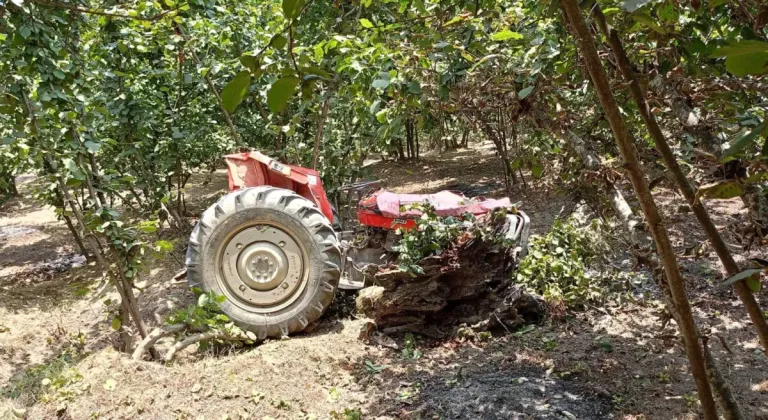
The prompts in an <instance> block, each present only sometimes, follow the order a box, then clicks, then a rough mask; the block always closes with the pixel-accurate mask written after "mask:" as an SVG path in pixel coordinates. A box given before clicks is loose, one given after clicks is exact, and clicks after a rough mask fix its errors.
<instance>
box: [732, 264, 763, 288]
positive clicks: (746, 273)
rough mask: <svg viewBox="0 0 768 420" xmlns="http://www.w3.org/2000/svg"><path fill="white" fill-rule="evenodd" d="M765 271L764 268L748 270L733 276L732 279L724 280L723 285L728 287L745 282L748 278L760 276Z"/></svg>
mask: <svg viewBox="0 0 768 420" xmlns="http://www.w3.org/2000/svg"><path fill="white" fill-rule="evenodd" d="M763 270H765V269H764V268H748V269H746V270H743V271H739V272H738V273H736V274H734V275H732V276H731V277H728V278H727V279H725V280H723V283H722V285H723V286H727V285H729V284H733V283H736V282H737V281H739V280H744V279H746V278H749V277H752V276H754V275H755V274H758V273H760V272H762V271H763Z"/></svg>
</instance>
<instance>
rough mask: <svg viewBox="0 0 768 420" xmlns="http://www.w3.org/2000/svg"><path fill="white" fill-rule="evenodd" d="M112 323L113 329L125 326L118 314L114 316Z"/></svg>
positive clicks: (117, 329) (118, 329)
mask: <svg viewBox="0 0 768 420" xmlns="http://www.w3.org/2000/svg"><path fill="white" fill-rule="evenodd" d="M111 325H112V329H113V330H115V331H120V328H121V327H122V326H123V320H121V319H120V317H119V316H116V317H114V318H112V323H111Z"/></svg>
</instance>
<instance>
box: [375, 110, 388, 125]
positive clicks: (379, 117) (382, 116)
mask: <svg viewBox="0 0 768 420" xmlns="http://www.w3.org/2000/svg"><path fill="white" fill-rule="evenodd" d="M388 112H389V110H388V109H386V108H385V109H382V110H381V111H379V112H377V113H376V121H378V122H380V123H382V124H384V123H386V122H387V113H388Z"/></svg>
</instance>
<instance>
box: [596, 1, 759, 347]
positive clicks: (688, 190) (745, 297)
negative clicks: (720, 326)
mask: <svg viewBox="0 0 768 420" xmlns="http://www.w3.org/2000/svg"><path fill="white" fill-rule="evenodd" d="M593 10H594V15H595V18H596V21H597V23H598V26H599V27H600V30H601V31H602V32H603V33H604V34H605V36H606V38H607V39H608V43H609V45H610V46H611V49H612V50H613V54H614V56H615V57H616V63H617V65H618V67H619V71H620V72H621V74H622V76H623V77H624V79H625V80H626V81H628V82H629V83H630V85H629V86H630V92H631V93H632V96H633V98H634V99H635V102H636V103H637V108H638V109H639V110H640V115H641V116H642V118H643V121H644V122H645V125H646V126H647V127H648V132H649V133H650V135H651V137H652V138H653V141H654V143H655V144H656V149H658V151H659V153H660V154H661V157H662V159H663V160H664V164H665V166H666V167H667V169H668V170H669V171H670V172H671V173H672V176H673V177H674V181H675V183H676V184H677V186H678V188H680V191H681V192H682V193H683V196H685V199H686V200H688V204H689V205H690V206H691V209H692V210H693V213H694V215H696V219H698V221H699V224H700V225H701V227H702V228H703V229H704V233H705V234H706V235H707V238H708V239H709V242H710V243H711V244H712V248H713V249H714V250H715V252H716V253H717V256H718V257H719V258H720V262H722V264H723V267H725V270H726V271H727V273H728V275H729V276H731V275H734V274H736V273H738V272H739V271H740V269H739V266H738V264H736V261H735V260H734V259H733V256H732V255H731V252H730V250H729V249H728V246H727V245H726V244H725V241H724V240H723V237H722V236H721V235H720V232H719V231H718V230H717V227H716V226H715V224H714V223H713V222H712V219H711V218H710V217H709V213H708V212H707V209H706V208H705V207H704V204H703V203H702V202H701V200H698V201H697V200H696V191H694V189H693V187H692V186H691V184H690V183H689V182H688V179H687V178H686V176H685V174H684V173H683V171H682V169H680V165H678V163H677V158H676V157H675V155H674V153H673V152H672V149H670V147H669V143H668V142H667V139H666V138H665V137H664V134H663V133H662V131H661V128H660V127H659V124H658V123H657V122H656V118H655V117H654V116H653V114H652V113H651V109H650V107H649V106H648V103H647V101H646V99H645V95H644V94H643V92H642V90H641V89H640V85H639V84H638V82H637V77H636V76H635V73H634V70H633V66H632V63H631V62H630V61H629V57H627V54H626V52H625V50H624V47H623V46H622V43H621V39H620V38H619V35H618V34H617V33H616V31H615V30H613V28H611V27H610V26H609V25H608V24H607V23H606V20H605V16H604V15H603V12H602V10H601V9H600V7H599V6H597V5H596V6H595V7H594V8H593ZM758 276H759V274H758ZM733 286H734V288H735V289H736V293H737V294H738V295H739V298H740V299H741V301H742V303H743V304H744V307H745V308H746V309H747V313H749V317H750V319H751V320H752V324H753V325H754V326H755V329H756V330H757V334H758V336H759V337H760V341H761V342H762V343H763V348H764V349H766V350H768V324H767V323H766V322H765V317H764V315H763V311H762V310H761V309H760V306H759V305H758V303H757V300H756V299H755V296H754V295H753V294H752V291H751V290H750V289H749V287H748V286H747V284H746V283H745V282H744V281H738V282H736V283H734V285H733Z"/></svg>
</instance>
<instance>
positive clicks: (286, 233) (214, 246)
mask: <svg viewBox="0 0 768 420" xmlns="http://www.w3.org/2000/svg"><path fill="white" fill-rule="evenodd" d="M186 264H187V271H188V274H187V279H188V283H189V286H190V287H199V288H201V289H202V290H203V291H206V292H207V291H210V290H213V291H214V292H215V293H216V294H217V295H223V296H225V297H226V301H225V302H224V303H222V304H221V305H220V306H221V310H222V311H223V312H224V313H225V314H226V315H228V316H229V317H230V318H231V319H232V320H233V321H234V322H235V323H236V324H237V325H239V326H240V327H241V328H244V329H246V330H248V331H252V332H253V333H255V334H256V335H257V337H259V338H260V339H264V338H267V337H283V336H287V335H289V334H291V333H295V332H299V331H301V330H303V329H304V328H305V327H306V326H307V324H309V323H310V322H312V321H315V320H316V319H318V318H319V317H320V315H322V314H323V312H324V311H325V309H326V308H327V307H328V305H329V304H330V303H331V301H332V300H333V295H334V292H335V291H336V288H337V286H338V283H339V276H340V269H339V267H340V264H341V252H340V250H339V242H338V238H337V237H336V234H335V232H334V231H333V228H332V226H331V223H330V222H329V221H328V219H327V218H326V217H325V216H324V215H323V213H322V212H320V210H319V209H318V208H317V206H316V205H315V204H314V203H312V202H311V201H309V200H307V199H306V198H304V197H302V196H300V195H298V194H296V193H294V192H293V191H289V190H285V189H281V188H274V187H255V188H248V189H243V190H239V191H235V192H233V193H230V194H228V195H226V196H224V197H223V198H221V199H220V200H219V201H218V202H217V203H216V204H214V205H213V206H211V207H210V208H208V209H207V210H206V211H205V212H204V213H203V215H202V216H201V217H200V221H199V222H198V223H197V226H195V229H194V230H193V231H192V235H191V237H190V240H189V248H188V250H187V259H186Z"/></svg>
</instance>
